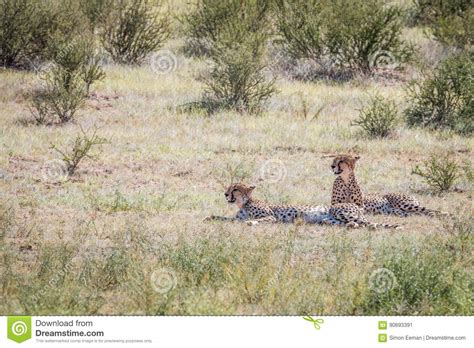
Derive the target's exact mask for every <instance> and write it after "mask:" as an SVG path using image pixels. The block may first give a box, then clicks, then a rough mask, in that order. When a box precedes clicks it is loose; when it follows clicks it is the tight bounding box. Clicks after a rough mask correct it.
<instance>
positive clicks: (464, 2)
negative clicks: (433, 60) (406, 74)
mask: <svg viewBox="0 0 474 348" xmlns="http://www.w3.org/2000/svg"><path fill="white" fill-rule="evenodd" d="M414 3H415V11H416V20H417V22H418V23H421V24H424V25H427V26H428V27H429V28H430V29H431V33H432V34H433V35H434V37H435V39H436V40H438V41H439V42H441V43H443V44H445V45H449V46H455V47H458V48H469V47H471V48H472V45H473V42H474V6H473V2H472V0H417V1H415V2H414Z"/></svg>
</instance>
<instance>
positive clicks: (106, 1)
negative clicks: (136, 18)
mask: <svg viewBox="0 0 474 348" xmlns="http://www.w3.org/2000/svg"><path fill="white" fill-rule="evenodd" d="M112 6H113V0H80V8H81V11H82V13H83V14H84V15H85V16H86V17H87V19H88V20H89V25H90V27H91V29H92V31H94V30H95V29H96V28H97V27H98V26H99V25H100V23H101V22H103V21H105V20H106V19H107V16H108V14H109V12H110V8H111V7H112Z"/></svg>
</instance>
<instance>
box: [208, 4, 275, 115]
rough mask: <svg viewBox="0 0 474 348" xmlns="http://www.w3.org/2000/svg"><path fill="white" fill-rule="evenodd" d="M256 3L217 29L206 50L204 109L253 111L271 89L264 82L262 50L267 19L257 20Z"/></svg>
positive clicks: (264, 63)
mask: <svg viewBox="0 0 474 348" xmlns="http://www.w3.org/2000/svg"><path fill="white" fill-rule="evenodd" d="M255 6H256V7H257V8H258V6H259V5H258V4H257V3H247V5H246V6H244V7H243V8H242V11H244V12H243V14H242V16H241V17H240V19H239V20H237V21H231V22H229V23H227V24H226V26H225V27H224V28H221V30H220V33H219V35H218V37H217V41H216V42H214V43H213V45H212V47H211V49H210V59H211V66H212V68H211V73H210V76H208V77H207V78H206V81H205V85H206V92H205V98H204V99H205V101H206V103H207V104H208V108H209V109H211V111H212V110H214V109H220V108H224V109H234V110H237V111H239V112H248V113H257V112H259V111H260V110H261V108H262V106H263V104H264V102H265V101H266V100H267V99H268V98H270V97H271V95H272V94H273V93H274V92H275V87H274V80H270V81H267V79H266V77H265V74H264V72H265V70H266V69H267V67H268V66H267V63H266V62H265V49H266V44H267V40H268V38H269V36H270V28H269V25H268V21H265V20H262V21H260V20H261V18H260V15H261V14H260V13H259V12H258V11H257V10H256V8H255Z"/></svg>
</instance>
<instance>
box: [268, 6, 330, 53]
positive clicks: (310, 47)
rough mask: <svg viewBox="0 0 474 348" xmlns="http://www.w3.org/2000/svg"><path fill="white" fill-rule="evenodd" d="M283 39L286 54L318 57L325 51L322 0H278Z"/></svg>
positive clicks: (279, 22)
mask: <svg viewBox="0 0 474 348" xmlns="http://www.w3.org/2000/svg"><path fill="white" fill-rule="evenodd" d="M276 5H277V8H278V11H276V17H277V27H278V33H279V35H280V36H281V40H279V41H280V42H281V43H282V44H283V49H284V50H285V52H286V54H288V55H289V56H290V57H292V58H294V59H300V58H308V59H313V60H316V61H317V60H318V59H320V58H321V56H322V55H323V53H324V50H325V46H324V41H323V37H322V35H323V33H322V31H323V25H324V14H323V10H324V9H326V8H325V7H324V6H323V3H322V1H320V0H312V1H305V0H295V1H286V0H278V1H276Z"/></svg>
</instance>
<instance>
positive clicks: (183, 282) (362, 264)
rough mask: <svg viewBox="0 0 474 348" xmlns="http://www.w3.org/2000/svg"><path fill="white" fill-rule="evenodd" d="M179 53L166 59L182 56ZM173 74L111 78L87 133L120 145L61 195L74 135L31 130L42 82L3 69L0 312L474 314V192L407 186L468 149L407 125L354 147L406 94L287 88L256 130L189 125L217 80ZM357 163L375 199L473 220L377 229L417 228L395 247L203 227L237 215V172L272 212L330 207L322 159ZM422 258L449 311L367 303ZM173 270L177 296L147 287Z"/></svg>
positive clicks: (396, 86) (378, 87) (366, 238)
mask: <svg viewBox="0 0 474 348" xmlns="http://www.w3.org/2000/svg"><path fill="white" fill-rule="evenodd" d="M179 44H180V43H179V42H177V41H176V42H172V43H171V44H170V46H169V47H168V49H169V50H171V51H172V52H178V50H177V48H178V47H179ZM177 62H178V66H177V67H176V69H175V70H173V71H172V72H171V73H168V74H156V73H155V72H154V71H153V70H152V69H151V68H150V67H149V66H143V67H139V68H133V69H132V68H126V67H120V66H107V67H106V74H107V77H106V78H105V80H104V81H103V82H101V83H98V84H97V87H96V88H95V92H94V95H93V97H92V99H91V100H89V102H88V104H87V107H86V108H85V109H84V110H83V111H81V112H80V114H78V118H77V123H78V124H80V125H81V126H83V127H85V128H89V127H92V126H97V127H99V129H100V131H99V134H100V135H101V136H103V137H105V138H107V139H110V144H106V145H104V146H103V147H102V152H101V154H100V155H99V156H98V160H97V161H87V160H85V161H84V162H83V163H81V166H80V167H79V168H78V170H77V173H76V175H75V176H74V177H71V178H69V180H66V181H64V180H62V181H59V182H56V181H55V180H54V179H55V178H54V176H53V177H52V178H51V174H49V176H48V174H47V173H48V171H47V170H46V169H47V168H48V165H49V164H50V163H51V162H50V161H52V160H54V159H56V158H57V157H56V156H57V155H56V154H55V153H54V151H52V150H51V149H50V143H53V144H68V142H69V141H70V139H72V138H74V136H75V134H77V130H78V127H79V125H78V124H69V125H65V126H61V127H42V126H33V125H28V124H27V123H26V124H25V122H24V120H25V119H26V118H28V117H29V114H28V110H27V107H26V104H27V103H26V101H25V99H24V98H25V97H24V95H25V91H26V90H27V89H28V88H29V85H30V84H31V83H32V81H33V76H32V75H31V74H29V73H25V72H14V71H1V72H0V89H1V90H2V94H1V96H0V144H1V147H2V151H0V198H1V207H2V209H1V213H2V215H1V216H2V217H1V219H2V220H1V224H0V226H1V227H2V235H1V237H0V247H1V250H2V256H3V259H4V260H3V263H1V264H0V272H1V274H2V276H3V279H4V280H3V282H2V284H0V289H1V291H0V295H1V296H0V298H2V297H3V298H2V299H1V301H0V313H1V314H13V313H29V314H72V313H74V314H95V313H98V314H134V313H136V314H303V313H308V312H319V313H324V314H374V313H383V314H454V313H457V314H471V315H472V313H473V303H472V298H471V294H472V290H473V283H472V266H473V263H472V256H473V248H472V247H473V244H472V242H473V240H472V227H473V226H472V214H473V203H472V202H473V197H472V195H473V191H472V182H469V181H468V179H467V178H465V177H463V178H462V179H461V182H460V183H459V185H458V186H459V189H458V190H456V191H453V192H449V193H447V194H445V195H444V196H437V195H433V194H431V193H430V192H429V191H428V190H427V188H426V187H425V186H423V184H422V183H421V181H420V179H419V178H417V177H415V176H412V175H410V172H411V169H412V167H413V166H414V165H415V164H416V163H419V162H421V161H422V160H425V159H427V158H428V157H429V156H430V155H431V154H436V153H439V154H446V153H448V154H450V156H451V157H452V158H455V159H456V160H458V161H459V163H465V162H467V163H470V162H469V161H470V160H471V159H472V157H473V149H474V148H473V145H474V141H473V139H472V138H462V137H458V136H455V135H445V134H444V135H443V134H440V133H432V132H427V131H423V130H420V129H407V128H403V127H401V128H399V129H398V131H397V135H396V136H395V137H394V138H391V139H384V140H368V139H365V138H363V137H362V136H360V135H359V134H358V130H357V128H356V127H351V126H350V125H351V122H352V121H353V120H354V119H355V118H356V117H357V109H358V108H359V107H360V105H361V103H360V100H366V99H367V98H368V96H369V95H371V94H374V92H378V93H379V94H381V95H382V96H386V97H390V98H391V99H394V100H395V101H396V102H397V103H398V104H399V105H400V107H401V108H402V107H403V105H404V98H405V94H404V89H403V82H402V81H394V80H385V79H373V80H369V81H366V80H360V81H358V80H355V81H351V82H348V83H344V84H336V83H329V82H301V81H289V80H285V79H280V80H279V81H278V84H277V87H278V89H279V91H280V93H279V94H278V95H276V96H275V97H274V98H273V99H272V100H271V103H270V105H269V108H268V111H267V112H266V113H264V114H263V115H261V116H257V117H254V116H242V115H238V114H234V113H231V112H225V113H219V114H216V115H214V116H212V117H207V116H204V115H201V114H188V113H180V112H178V110H177V107H178V106H179V105H182V104H184V103H186V102H190V101H195V100H198V99H199V97H200V94H201V91H202V85H201V84H200V82H199V81H198V80H196V77H197V76H199V74H200V73H202V72H203V71H204V70H205V68H206V67H205V65H204V64H203V63H202V62H198V61H194V60H192V59H190V58H186V57H184V56H181V55H179V54H177ZM302 100H305V103H306V106H304V105H303V103H302ZM305 107H306V108H308V109H309V114H310V115H312V114H316V113H317V111H318V110H320V109H321V107H322V110H321V111H320V112H319V114H318V115H317V117H315V118H312V117H308V118H306V119H305V118H304V117H303V116H302V115H303V114H304V110H302V108H305ZM349 151H353V152H357V153H358V154H360V155H361V156H362V160H361V161H359V168H358V171H357V173H358V176H359V181H360V183H361V185H363V187H364V188H365V190H366V191H367V192H378V191H379V192H390V191H398V192H405V193H410V194H414V195H415V196H417V198H419V200H420V201H421V202H422V203H423V204H424V205H426V206H428V207H430V208H433V209H439V210H443V211H449V212H451V213H452V214H453V215H454V216H455V217H457V216H462V215H467V216H468V218H466V219H464V220H462V219H461V220H462V221H463V222H462V221H461V222H460V223H459V224H458V225H456V226H454V227H453V223H451V222H446V221H442V220H437V219H436V220H432V221H430V220H429V219H428V218H424V217H413V218H408V219H400V218H396V217H390V218H387V217H380V216H377V217H374V218H373V220H374V221H379V222H380V221H388V220H390V221H391V222H394V223H402V224H403V225H405V229H404V230H402V231H396V232H387V231H369V230H365V229H363V230H359V231H348V230H345V229H343V228H339V227H332V228H331V227H320V226H310V225H309V226H287V225H269V226H256V227H248V226H245V225H240V224H225V223H211V224H206V223H202V222H201V220H202V218H204V217H205V216H206V215H209V214H220V215H227V216H230V215H233V214H235V208H234V207H231V206H228V205H227V203H226V202H225V200H224V198H223V192H224V191H223V187H222V186H221V182H223V181H225V180H227V179H228V176H227V169H228V167H232V168H237V167H238V168H239V170H240V172H241V174H242V175H243V176H244V177H245V178H246V181H248V182H249V183H254V184H256V185H257V189H256V192H255V195H256V196H258V197H260V198H262V199H267V200H271V201H274V202H283V203H290V202H291V203H312V204H328V203H329V202H330V188H331V185H332V181H333V180H334V176H333V174H331V171H330V167H329V166H330V161H331V159H328V158H323V156H324V155H325V154H333V153H338V152H349ZM268 160H275V161H277V162H276V163H281V164H282V165H283V166H284V172H285V173H286V175H285V176H284V177H283V178H282V179H281V180H279V181H277V182H273V181H272V180H268V178H266V177H263V178H262V177H261V176H262V175H261V170H262V169H261V168H262V166H263V165H264V164H265V162H266V161H268ZM471 164H472V163H471ZM45 173H46V174H45ZM49 173H51V172H49ZM469 217H470V218H469ZM460 226H461V227H460ZM462 231H465V232H462ZM466 231H467V232H466ZM466 236H467V237H466ZM410 250H411V251H413V255H414V256H413V255H412V256H413V257H412V258H411V259H410V257H409V256H407V262H412V263H411V264H412V265H413V264H414V263H416V262H417V261H416V260H422V261H421V262H422V264H423V262H425V263H424V264H423V265H425V266H426V267H427V268H426V269H425V270H423V267H421V268H419V267H418V268H416V269H415V270H413V269H412V270H411V272H414V273H413V274H411V273H410V274H411V276H413V277H414V278H413V279H419V281H420V284H421V285H419V287H420V289H426V291H428V293H429V292H430V291H432V292H433V294H434V295H433V296H435V295H436V296H437V295H438V294H444V295H443V296H444V297H443V296H441V295H440V296H441V297H440V298H438V297H436V298H432V297H430V295H426V293H425V294H424V295H423V294H414V295H413V296H414V297H413V299H412V298H409V297H408V295H407V294H411V293H410V292H409V291H408V290H409V289H408V290H407V289H402V290H400V289H399V288H397V287H395V288H394V290H393V291H392V290H391V291H389V292H388V293H385V294H383V296H382V295H379V294H378V293H375V292H374V291H373V290H371V289H370V284H369V280H368V279H369V277H370V275H371V274H372V272H373V271H374V270H375V269H378V268H381V267H387V268H389V269H391V270H392V271H393V272H394V273H395V276H396V278H397V279H398V281H397V284H402V285H400V286H403V284H405V283H404V281H405V278H404V277H405V275H404V273H403V272H402V271H403V269H408V270H410V267H408V266H407V267H405V266H403V267H402V266H400V265H399V264H398V263H396V262H398V261H397V259H396V256H397V252H399V253H401V254H403V253H405V254H406V255H410V252H409V251H410ZM423 250H428V251H429V253H431V255H438V254H439V255H438V256H439V258H438V259H433V258H432V257H430V255H428V254H425V253H423ZM417 253H421V254H417ZM410 260H411V261H410ZM437 260H438V261H437ZM437 262H439V263H437ZM388 265H391V266H390V267H389V266H388ZM399 266H400V267H401V268H400V269H398V268H397V267H399ZM163 269H166V271H165V273H166V274H167V276H168V275H169V273H171V275H172V276H171V278H169V279H168V278H167V279H168V280H170V279H171V282H172V285H173V287H172V289H171V290H170V291H168V292H166V293H165V294H162V293H161V292H160V291H158V292H157V291H155V290H156V289H155V290H154V287H153V286H151V285H150V279H151V278H152V274H153V272H154V271H155V272H156V270H159V271H160V270H163ZM420 269H421V270H420ZM432 269H438V271H439V272H438V273H439V274H440V277H441V278H440V279H438V278H437V279H438V281H439V283H440V284H441V285H443V286H444V285H446V284H452V288H449V289H450V290H449V291H445V290H446V289H444V290H442V289H440V290H439V292H436V291H438V290H436V289H435V290H433V287H432V286H431V285H430V284H428V283H427V282H426V281H427V280H426V279H425V276H426V275H427V274H428V273H429V272H428V271H426V270H432ZM160 272H161V271H160ZM400 272H401V273H400ZM417 272H418V273H417ZM410 274H408V273H407V275H406V276H407V277H408V276H410ZM56 278H58V280H57V282H53V283H54V286H48V285H47V284H48V283H49V282H50V281H51V279H56ZM165 278H166V277H165ZM159 279H162V278H159ZM469 279H470V280H469ZM155 280H156V279H155ZM162 280H163V279H162ZM165 280H166V279H165ZM163 281H164V280H163ZM165 283H166V282H165ZM408 283H409V282H407V284H408ZM453 284H454V285H453ZM397 289H398V290H397ZM430 289H431V290H430ZM443 291H444V292H443ZM410 296H411V295H410Z"/></svg>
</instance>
